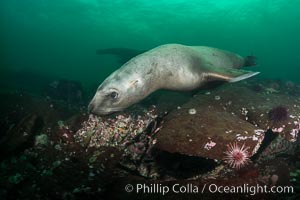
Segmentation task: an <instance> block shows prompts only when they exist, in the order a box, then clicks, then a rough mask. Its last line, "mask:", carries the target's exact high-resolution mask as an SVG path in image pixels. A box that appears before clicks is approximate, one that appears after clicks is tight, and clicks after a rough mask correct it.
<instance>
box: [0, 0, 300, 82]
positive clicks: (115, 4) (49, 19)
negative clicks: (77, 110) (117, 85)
mask: <svg viewBox="0 0 300 200" xmlns="http://www.w3.org/2000/svg"><path fill="white" fill-rule="evenodd" d="M299 10H300V1H299V0H151V1H147V0H113V1H112V0H1V1H0V20H1V21H0V27H1V31H0V48H1V49H0V51H1V52H0V69H1V70H0V71H1V75H0V76H1V79H2V80H3V79H5V78H7V77H8V76H7V74H9V71H22V70H23V71H32V72H34V73H36V74H42V75H46V76H50V77H52V76H53V77H61V78H66V79H71V80H79V81H81V82H82V83H83V84H87V85H93V84H99V83H101V82H102V81H103V80H104V79H105V78H106V77H107V76H108V75H109V74H110V73H111V72H113V71H114V70H116V69H117V68H119V67H120V63H118V62H117V60H116V59H115V57H113V56H109V55H105V56H99V55H97V54H96V50H97V49H99V48H100V49H101V48H117V47H123V48H131V49H141V50H147V49H151V48H153V47H156V46H158V45H162V44H166V43H180V44H186V45H207V46H212V47H217V48H221V49H226V50H229V51H233V52H236V53H239V54H241V55H244V56H246V55H249V54H250V55H252V54H253V55H256V56H257V57H258V63H259V66H258V67H256V68H255V69H254V70H257V71H260V72H261V74H260V77H262V78H278V79H284V80H291V81H295V82H299V78H298V74H299V72H300V69H299V68H300V64H299V60H300V55H299V54H300V22H299V20H300V12H299ZM11 81H14V80H11ZM25 82H26V80H25ZM4 86H5V84H4ZM2 87H3V85H2Z"/></svg>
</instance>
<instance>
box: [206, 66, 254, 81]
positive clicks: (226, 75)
mask: <svg viewBox="0 0 300 200" xmlns="http://www.w3.org/2000/svg"><path fill="white" fill-rule="evenodd" d="M259 73H260V72H252V71H246V70H240V69H233V68H223V67H222V68H221V67H214V68H213V69H211V70H210V72H208V73H205V74H204V76H205V78H206V79H207V80H208V81H226V82H230V83H233V82H237V81H241V80H244V79H247V78H250V77H252V76H255V75H257V74H259Z"/></svg>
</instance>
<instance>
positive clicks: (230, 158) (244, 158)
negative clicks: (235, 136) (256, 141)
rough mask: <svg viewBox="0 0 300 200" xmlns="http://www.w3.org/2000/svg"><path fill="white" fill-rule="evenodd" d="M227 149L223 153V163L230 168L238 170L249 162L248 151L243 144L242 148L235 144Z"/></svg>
mask: <svg viewBox="0 0 300 200" xmlns="http://www.w3.org/2000/svg"><path fill="white" fill-rule="evenodd" d="M227 147H228V149H227V151H226V152H225V154H226V156H225V157H224V161H225V162H226V163H227V164H228V165H229V166H230V167H232V168H235V169H240V168H241V167H244V166H245V165H247V164H248V163H249V162H250V159H249V157H250V156H249V153H248V149H249V147H245V144H243V145H242V147H240V146H238V144H237V143H234V144H229V145H227Z"/></svg>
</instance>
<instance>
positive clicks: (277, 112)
mask: <svg viewBox="0 0 300 200" xmlns="http://www.w3.org/2000/svg"><path fill="white" fill-rule="evenodd" d="M268 117H269V119H270V120H271V121H273V122H280V121H284V120H286V119H287V118H288V109H287V108H286V107H284V106H276V107H274V108H272V109H271V110H270V111H269V113H268Z"/></svg>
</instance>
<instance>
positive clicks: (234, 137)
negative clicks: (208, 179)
mask: <svg viewBox="0 0 300 200" xmlns="http://www.w3.org/2000/svg"><path fill="white" fill-rule="evenodd" d="M289 94H290V93H286V92H285V91H284V90H275V89H272V88H270V87H267V86H266V87H264V86H263V85H261V88H260V89H259V90H254V89H253V83H247V82H243V83H235V84H226V85H223V86H222V87H220V88H218V89H215V90H212V91H204V92H201V93H199V94H197V95H195V96H194V97H193V98H192V99H191V100H190V101H189V102H188V103H186V104H184V105H183V106H181V107H180V108H179V109H177V110H174V111H172V112H171V113H170V114H169V115H168V116H167V117H166V119H165V122H164V125H163V127H162V129H161V131H160V132H159V133H158V134H157V136H156V137H157V143H156V146H155V147H156V148H157V149H159V150H162V151H167V152H170V153H180V154H183V155H188V156H199V157H204V158H209V159H215V160H221V159H224V156H225V154H226V152H228V149H230V146H232V145H236V146H238V147H240V148H241V147H242V146H244V148H247V151H248V155H249V156H252V155H254V154H255V153H256V152H257V150H258V149H259V147H260V145H261V143H262V141H263V139H264V136H265V133H266V132H267V131H272V132H274V133H276V134H279V135H281V136H282V138H284V139H285V140H286V141H289V142H294V141H296V138H297V135H298V132H299V130H300V125H299V124H300V98H299V97H296V96H291V95H289Z"/></svg>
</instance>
